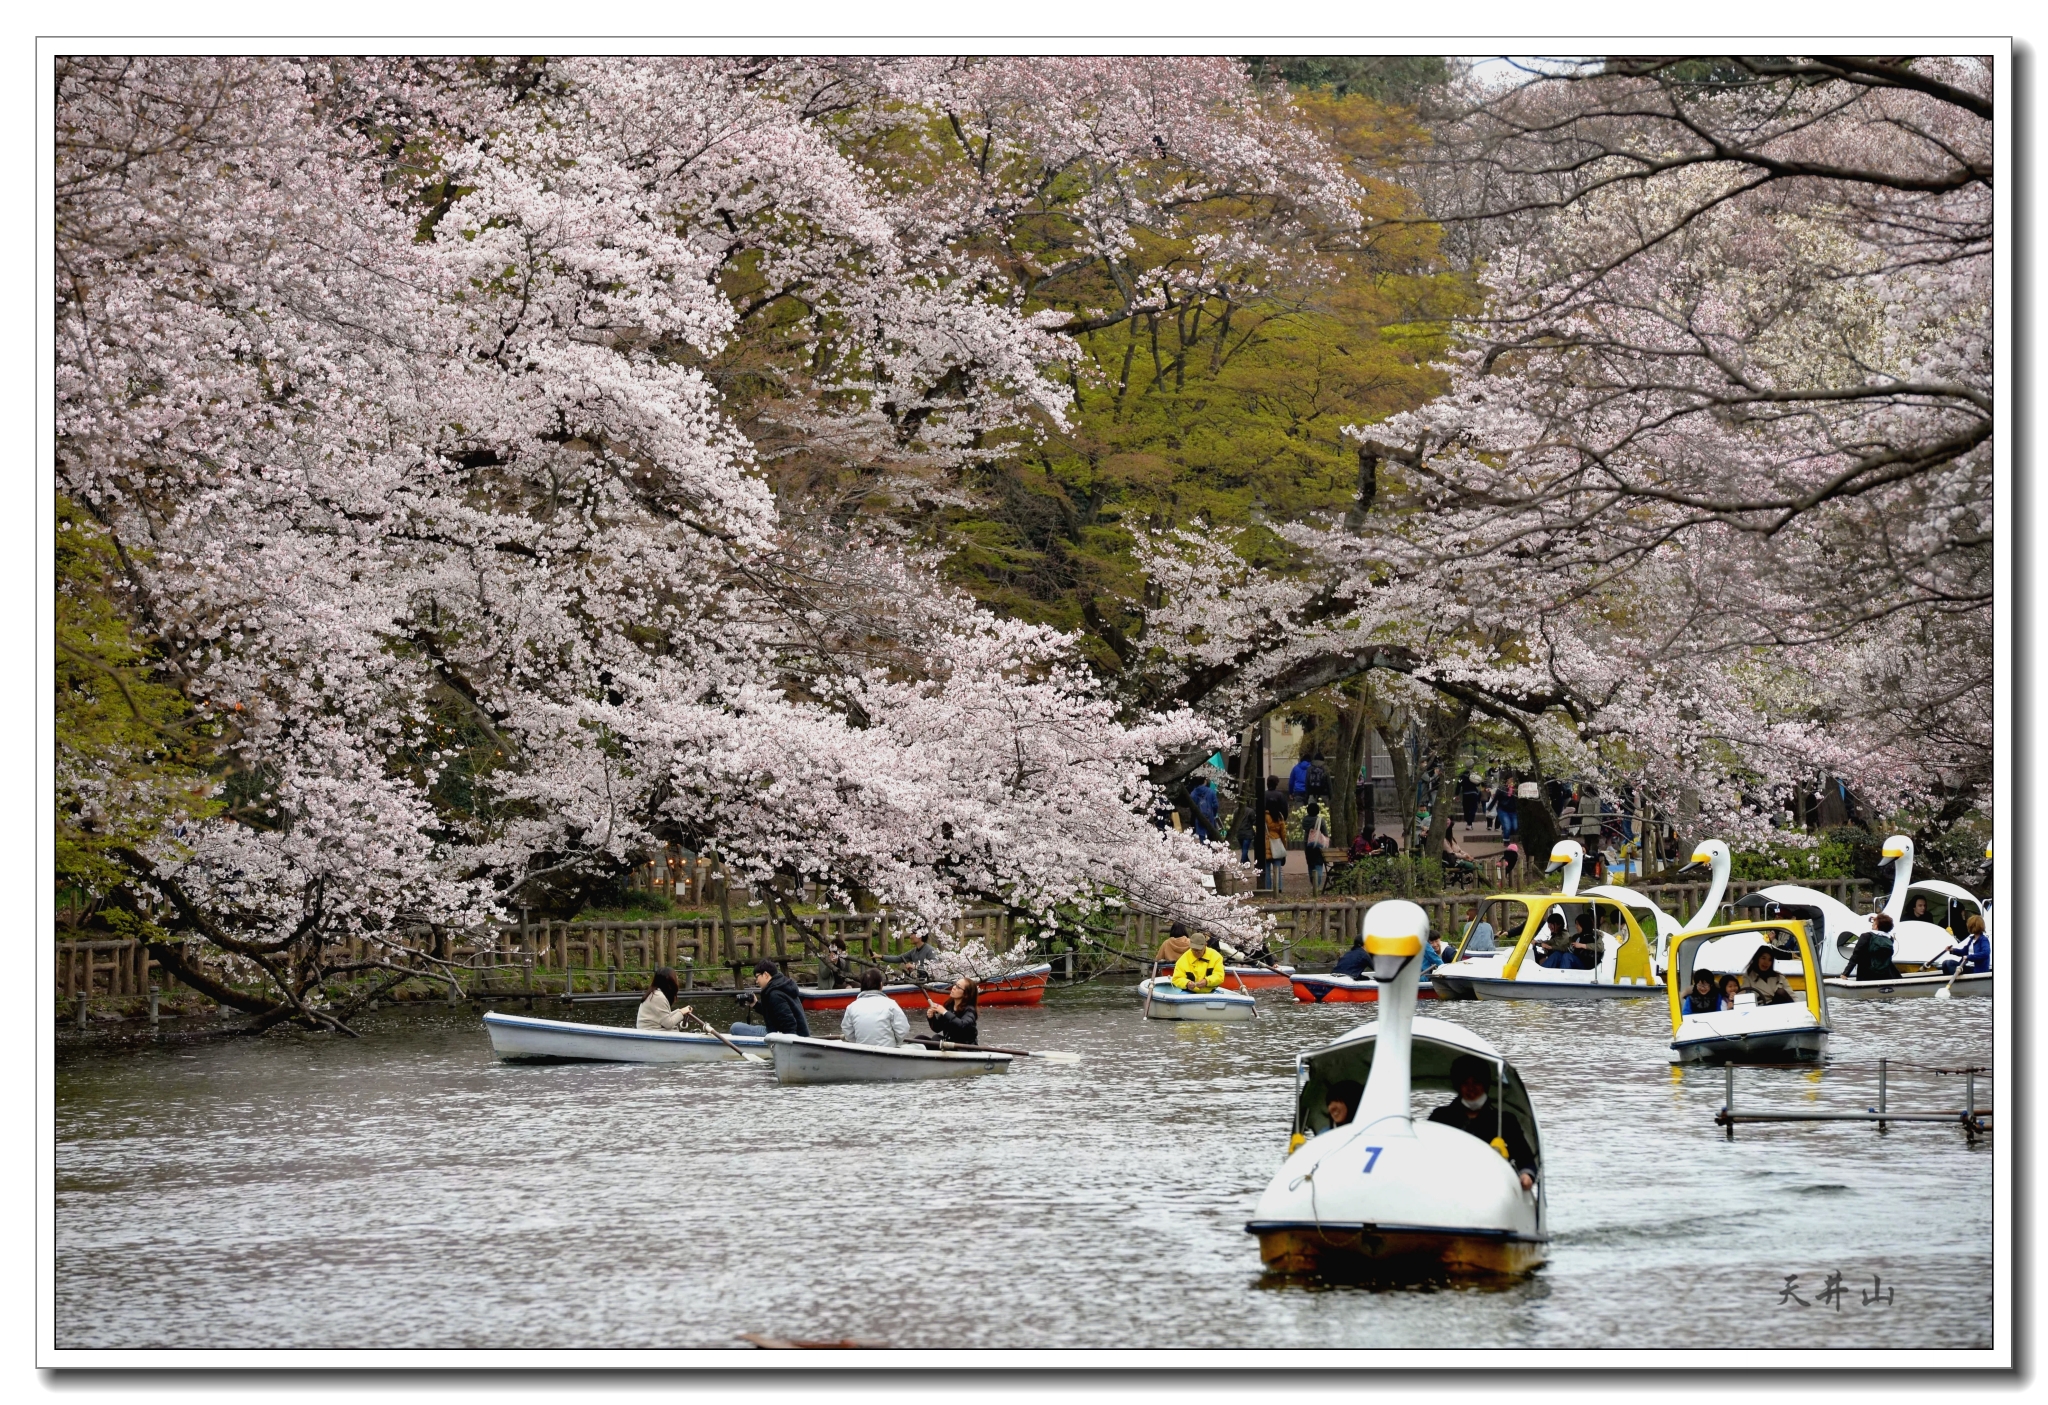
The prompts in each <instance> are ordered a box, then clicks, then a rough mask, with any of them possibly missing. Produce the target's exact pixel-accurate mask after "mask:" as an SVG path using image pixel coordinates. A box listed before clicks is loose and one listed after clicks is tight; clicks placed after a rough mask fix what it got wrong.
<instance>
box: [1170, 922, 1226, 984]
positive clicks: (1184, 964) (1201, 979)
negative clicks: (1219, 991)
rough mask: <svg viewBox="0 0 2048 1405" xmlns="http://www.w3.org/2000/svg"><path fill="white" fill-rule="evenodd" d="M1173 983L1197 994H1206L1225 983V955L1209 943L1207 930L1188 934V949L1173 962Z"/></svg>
mask: <svg viewBox="0 0 2048 1405" xmlns="http://www.w3.org/2000/svg"><path fill="white" fill-rule="evenodd" d="M1173 983H1174V984H1175V985H1176V986H1178V987H1180V989H1182V990H1189V991H1193V992H1194V993H1195V994H1196V995H1206V994H1208V993H1209V992H1210V991H1212V990H1214V989H1216V987H1218V986H1220V985H1222V984H1223V955H1222V953H1221V952H1219V951H1217V950H1216V949H1215V948H1214V947H1212V946H1210V945H1209V934H1208V933H1207V932H1190V933H1189V934H1188V949H1187V950H1186V951H1184V952H1182V953H1181V954H1180V959H1179V960H1177V961H1175V962H1174V963H1173Z"/></svg>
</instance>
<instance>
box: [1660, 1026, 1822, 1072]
mask: <svg viewBox="0 0 2048 1405" xmlns="http://www.w3.org/2000/svg"><path fill="white" fill-rule="evenodd" d="M1827 1051H1828V1031H1826V1030H1824V1029H1775V1030H1773V1029H1763V1030H1755V1031H1751V1032H1745V1033H1742V1034H1718V1035H1707V1036H1703V1037H1701V1038H1698V1039H1688V1040H1683V1041H1673V1043H1672V1045H1671V1061H1672V1062H1673V1063H1679V1064H1726V1063H1819V1062H1820V1061H1821V1059H1822V1057H1823V1056H1825V1055H1826V1053H1827Z"/></svg>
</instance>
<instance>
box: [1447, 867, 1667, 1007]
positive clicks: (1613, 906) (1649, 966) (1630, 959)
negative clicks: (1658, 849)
mask: <svg viewBox="0 0 2048 1405" xmlns="http://www.w3.org/2000/svg"><path fill="white" fill-rule="evenodd" d="M1584 861H1585V851H1584V850H1583V849H1581V848H1580V847H1579V844H1578V841H1577V840H1573V839H1566V840H1563V841H1561V842H1559V844H1558V845H1557V847H1556V848H1554V849H1552V850H1551V851H1550V866H1551V868H1552V869H1553V870H1555V869H1558V868H1562V869H1563V870H1564V886H1563V889H1562V891H1560V892H1556V893H1515V894H1508V895H1503V896H1500V897H1496V898H1492V899H1489V900H1488V901H1487V903H1486V905H1485V907H1483V908H1482V909H1481V910H1480V914H1479V916H1478V917H1476V918H1474V919H1473V921H1472V922H1471V923H1470V924H1468V925H1467V926H1466V928H1465V931H1464V933H1463V934H1462V935H1461V937H1460V938H1459V946H1458V951H1457V953H1456V957H1455V959H1454V960H1450V961H1446V962H1445V963H1444V964H1443V965H1441V966H1438V967H1437V968H1436V969H1435V970H1434V971H1432V972H1431V973H1430V984H1431V985H1432V986H1433V987H1434V988H1435V990H1436V993H1437V998H1439V999H1441V1000H1612V999H1617V998H1630V997H1634V998H1641V997H1644V996H1652V995H1657V994H1660V993H1661V992H1662V983H1661V982H1660V981H1659V980H1658V978H1657V972H1656V965H1655V962H1654V959H1653V956H1652V951H1651V947H1650V942H1649V940H1648V939H1647V938H1646V937H1645V936H1644V935H1643V927H1642V924H1641V922H1640V921H1639V920H1638V918H1637V916H1636V911H1637V908H1636V906H1635V903H1634V901H1622V900H1619V899H1616V898H1614V897H1612V896H1608V895H1604V894H1603V895H1599V896H1595V895H1593V894H1590V893H1581V892H1580V891H1579V874H1580V870H1581V866H1582V865H1583V863H1584ZM1624 891H1625V890H1624ZM1639 896H1640V895H1638V894H1634V893H1631V894H1629V898H1630V899H1631V900H1634V899H1637V898H1639ZM1652 910H1653V911H1654V910H1655V909H1654V907H1653V908H1652ZM1553 912H1555V913H1559V914H1561V915H1562V916H1563V917H1564V923H1565V932H1566V934H1567V935H1569V934H1570V933H1572V932H1573V931H1574V930H1575V929H1576V928H1577V926H1578V923H1579V919H1580V918H1581V917H1582V916H1584V915H1585V914H1586V913H1588V912H1590V913H1592V914H1593V918H1594V923H1595V928H1596V930H1597V931H1599V933H1600V947H1601V951H1600V956H1599V959H1598V960H1597V961H1596V962H1595V964H1594V965H1593V967H1592V968H1591V969H1575V968H1571V967H1563V966H1544V965H1541V964H1539V963H1538V962H1537V960H1536V959H1535V957H1534V956H1533V955H1532V954H1531V950H1530V949H1531V948H1532V947H1533V946H1534V945H1535V943H1536V939H1537V938H1538V937H1539V936H1541V935H1542V934H1543V931H1544V928H1545V927H1546V926H1547V925H1548V923H1549V920H1550V915H1551V914H1552V913H1553ZM1660 915H1662V914H1660ZM1482 921H1483V922H1485V923H1486V925H1487V926H1488V927H1489V928H1490V929H1491V930H1492V931H1494V932H1495V933H1497V934H1499V935H1498V936H1497V937H1496V939H1495V945H1494V946H1493V948H1492V949H1491V950H1488V951H1478V950H1474V949H1473V943H1474V936H1475V933H1477V932H1478V930H1479V924H1480V923H1481V922H1482ZM1651 930H1652V931H1657V930H1660V929H1659V927H1658V925H1657V924H1656V923H1655V922H1654V921H1653V922H1652V924H1651Z"/></svg>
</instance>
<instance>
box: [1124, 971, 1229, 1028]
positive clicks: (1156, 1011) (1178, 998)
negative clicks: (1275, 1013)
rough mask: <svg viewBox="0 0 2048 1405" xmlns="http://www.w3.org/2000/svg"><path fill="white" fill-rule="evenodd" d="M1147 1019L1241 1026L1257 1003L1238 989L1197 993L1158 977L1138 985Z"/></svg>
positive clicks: (1150, 978)
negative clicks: (1195, 1021)
mask: <svg viewBox="0 0 2048 1405" xmlns="http://www.w3.org/2000/svg"><path fill="white" fill-rule="evenodd" d="M1138 995H1139V996H1140V998H1142V999H1143V1000H1144V1002H1145V1018H1146V1019H1148V1020H1199V1021H1201V1022H1203V1023H1205V1024H1242V1023H1243V1022H1244V1021H1246V1020H1249V1019H1252V1018H1254V1017H1255V1016H1256V1015H1257V1014H1258V1013H1259V1002H1258V1001H1256V1000H1254V999H1253V998H1252V997H1251V996H1249V995H1247V994H1245V993H1244V992H1243V991H1240V990H1211V991H1205V992H1202V993H1200V994H1197V993H1196V992H1194V991H1192V990H1182V989H1181V988H1180V987H1179V986H1177V985H1175V984H1174V983H1173V982H1172V981H1170V980H1167V979H1165V978H1164V977H1161V976H1152V977H1148V978H1147V979H1145V980H1142V981H1139V982H1138Z"/></svg>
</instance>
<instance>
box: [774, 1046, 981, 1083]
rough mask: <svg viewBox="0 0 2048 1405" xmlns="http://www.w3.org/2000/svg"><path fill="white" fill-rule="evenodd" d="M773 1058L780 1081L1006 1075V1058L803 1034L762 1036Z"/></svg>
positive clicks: (962, 1050) (972, 1051) (973, 1051)
mask: <svg viewBox="0 0 2048 1405" xmlns="http://www.w3.org/2000/svg"><path fill="white" fill-rule="evenodd" d="M764 1038H765V1040H766V1042H767V1045H768V1050H769V1052H770V1054H772V1055H773V1056H774V1059H775V1081H776V1082H778V1083H911V1082H916V1081H918V1080H921V1079H926V1078H972V1077H974V1076H976V1075H977V1074H983V1073H1008V1072H1009V1071H1010V1057H1011V1056H1010V1055H1008V1054H998V1053H995V1052H993V1051H987V1052H984V1051H982V1050H978V1049H967V1048H961V1047H957V1046H956V1047H954V1048H951V1049H946V1050H943V1051H942V1050H938V1049H927V1048H925V1047H924V1046H923V1045H921V1044H905V1045H902V1046H901V1047H899V1048H894V1049H891V1048H888V1047H886V1046H884V1045H880V1044H848V1043H846V1042H844V1041H842V1040H838V1039H814V1038H809V1037H806V1036H804V1035H801V1034H770V1035H766V1036H764Z"/></svg>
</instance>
